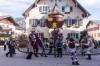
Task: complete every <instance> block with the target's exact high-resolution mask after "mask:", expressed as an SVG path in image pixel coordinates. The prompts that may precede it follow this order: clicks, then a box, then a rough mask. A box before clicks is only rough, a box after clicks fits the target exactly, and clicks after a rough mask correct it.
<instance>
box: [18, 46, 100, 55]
mask: <svg viewBox="0 0 100 66" xmlns="http://www.w3.org/2000/svg"><path fill="white" fill-rule="evenodd" d="M20 49H21V51H22V52H26V51H27V48H20ZM80 50H81V47H79V48H78V50H77V54H78V55H81V52H80ZM85 50H86V49H85ZM53 51H54V49H53ZM48 52H49V48H46V53H47V54H48ZM38 53H42V49H41V48H40V49H39V51H38ZM53 54H54V52H53ZM63 54H64V55H65V54H66V55H70V53H66V49H63ZM91 54H93V55H95V54H100V48H98V49H94V50H93V52H92V53H91Z"/></svg>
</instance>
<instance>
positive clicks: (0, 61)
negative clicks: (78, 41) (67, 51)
mask: <svg viewBox="0 0 100 66" xmlns="http://www.w3.org/2000/svg"><path fill="white" fill-rule="evenodd" d="M6 52H8V50H6V51H3V48H2V47H0V66H73V65H71V59H70V56H69V55H64V56H63V57H62V58H54V56H53V55H48V57H41V56H40V55H39V57H38V58H36V57H34V55H33V58H32V59H31V60H26V59H25V58H26V56H27V54H25V53H21V52H19V51H17V50H16V53H17V54H16V55H15V56H14V57H6V56H5V53H6ZM85 58H86V57H81V56H78V59H79V63H80V66H100V55H93V56H92V60H91V61H90V60H86V59H85ZM74 66H75V65H74Z"/></svg>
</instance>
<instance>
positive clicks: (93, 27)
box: [86, 20, 100, 41]
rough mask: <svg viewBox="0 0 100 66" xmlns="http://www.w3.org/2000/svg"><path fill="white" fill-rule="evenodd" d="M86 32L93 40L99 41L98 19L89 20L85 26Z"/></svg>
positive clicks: (99, 25)
mask: <svg viewBox="0 0 100 66" xmlns="http://www.w3.org/2000/svg"><path fill="white" fill-rule="evenodd" d="M86 29H87V31H88V34H89V35H90V36H92V37H93V38H94V40H97V41H98V40H99V41H100V20H90V21H89V22H88V24H87V26H86Z"/></svg>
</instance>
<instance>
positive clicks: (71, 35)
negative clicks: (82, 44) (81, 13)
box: [67, 33, 79, 39]
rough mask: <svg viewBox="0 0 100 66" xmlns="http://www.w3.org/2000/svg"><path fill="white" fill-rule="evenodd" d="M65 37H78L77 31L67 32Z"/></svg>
mask: <svg viewBox="0 0 100 66" xmlns="http://www.w3.org/2000/svg"><path fill="white" fill-rule="evenodd" d="M67 37H68V38H74V39H79V34H78V33H68V34H67Z"/></svg>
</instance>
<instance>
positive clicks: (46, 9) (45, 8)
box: [39, 6, 50, 13]
mask: <svg viewBox="0 0 100 66" xmlns="http://www.w3.org/2000/svg"><path fill="white" fill-rule="evenodd" d="M39 12H43V13H47V12H50V7H49V6H40V7H39Z"/></svg>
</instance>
